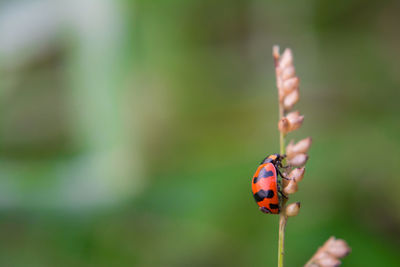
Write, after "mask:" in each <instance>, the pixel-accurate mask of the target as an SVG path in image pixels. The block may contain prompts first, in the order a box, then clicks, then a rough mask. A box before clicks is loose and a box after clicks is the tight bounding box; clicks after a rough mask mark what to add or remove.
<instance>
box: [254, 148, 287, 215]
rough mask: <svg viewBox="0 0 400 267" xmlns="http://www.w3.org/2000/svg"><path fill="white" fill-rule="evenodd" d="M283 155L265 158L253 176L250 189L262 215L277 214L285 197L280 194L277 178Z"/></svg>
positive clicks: (279, 173)
mask: <svg viewBox="0 0 400 267" xmlns="http://www.w3.org/2000/svg"><path fill="white" fill-rule="evenodd" d="M284 158H285V156H284V155H280V154H272V155H269V156H268V157H266V158H265V159H264V160H263V161H262V162H261V164H260V166H259V167H258V168H257V171H256V173H255V174H254V176H253V180H252V184H251V188H252V191H253V196H254V199H255V201H256V202H257V204H258V206H259V209H260V210H261V211H262V212H264V213H272V214H279V212H280V207H281V200H282V198H286V196H285V195H284V194H283V193H282V192H281V190H280V186H279V182H278V176H277V175H280V176H281V177H282V178H284V179H288V178H286V177H283V176H282V173H281V172H280V171H279V167H281V168H282V167H283V166H282V160H283V159H284Z"/></svg>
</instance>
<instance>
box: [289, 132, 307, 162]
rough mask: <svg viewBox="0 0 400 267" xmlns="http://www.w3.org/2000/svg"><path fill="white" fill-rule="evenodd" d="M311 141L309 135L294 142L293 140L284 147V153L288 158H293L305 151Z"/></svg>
mask: <svg viewBox="0 0 400 267" xmlns="http://www.w3.org/2000/svg"><path fill="white" fill-rule="evenodd" d="M311 143H312V140H311V137H307V138H305V139H303V140H300V141H299V142H297V143H296V144H294V142H293V140H292V141H290V143H289V144H288V145H287V147H286V155H287V157H288V158H293V157H294V156H296V155H297V154H299V153H307V151H308V149H309V148H310V146H311Z"/></svg>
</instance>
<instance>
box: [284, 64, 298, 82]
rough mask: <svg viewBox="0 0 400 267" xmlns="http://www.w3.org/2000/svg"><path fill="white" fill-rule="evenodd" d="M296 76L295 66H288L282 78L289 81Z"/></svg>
mask: <svg viewBox="0 0 400 267" xmlns="http://www.w3.org/2000/svg"><path fill="white" fill-rule="evenodd" d="M295 75H296V71H295V69H294V67H293V66H288V67H286V68H284V69H283V70H282V73H281V77H282V79H283V80H287V79H289V78H292V77H294V76H295Z"/></svg>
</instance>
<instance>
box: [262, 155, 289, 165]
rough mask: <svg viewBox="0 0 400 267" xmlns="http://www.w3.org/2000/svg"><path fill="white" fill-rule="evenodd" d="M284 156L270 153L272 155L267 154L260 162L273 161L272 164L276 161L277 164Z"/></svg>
mask: <svg viewBox="0 0 400 267" xmlns="http://www.w3.org/2000/svg"><path fill="white" fill-rule="evenodd" d="M285 157H286V155H280V154H272V155H269V156H268V157H266V158H265V159H264V160H263V161H262V162H261V164H264V163H273V164H274V165H275V164H277V163H278V164H279V163H280V162H281V161H282V160H283V159H284V158H285Z"/></svg>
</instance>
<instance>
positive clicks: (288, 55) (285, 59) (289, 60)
mask: <svg viewBox="0 0 400 267" xmlns="http://www.w3.org/2000/svg"><path fill="white" fill-rule="evenodd" d="M292 65H293V55H292V50H290V49H289V48H286V49H285V51H283V53H282V56H281V59H280V61H279V67H281V68H285V67H288V66H292Z"/></svg>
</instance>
